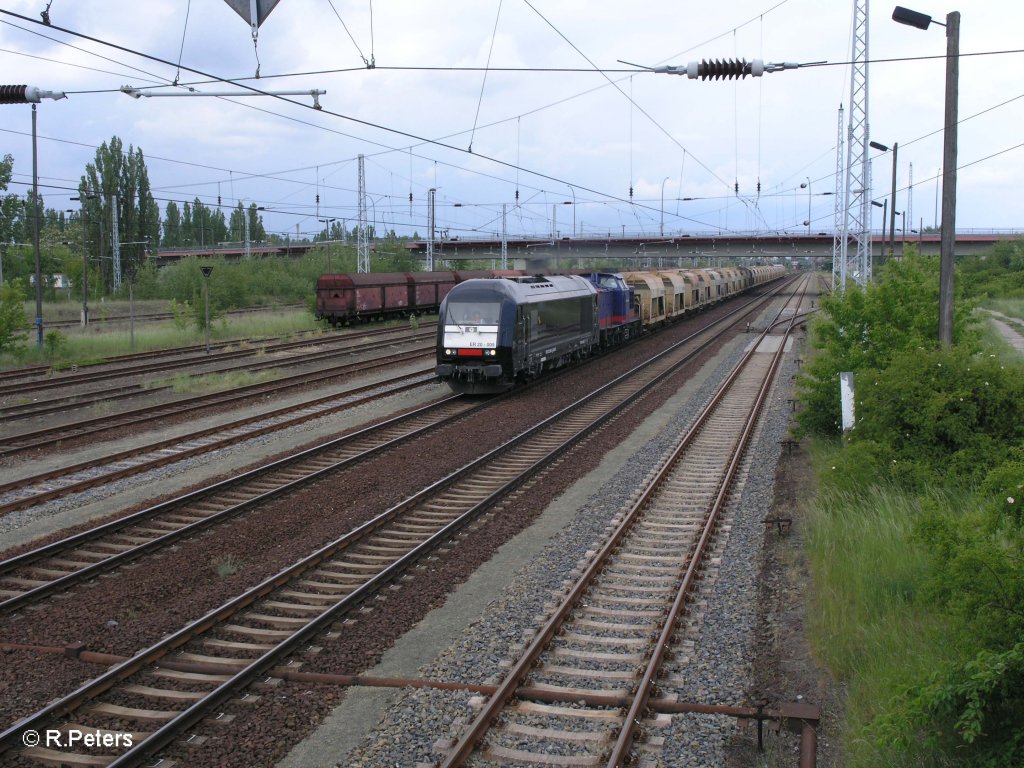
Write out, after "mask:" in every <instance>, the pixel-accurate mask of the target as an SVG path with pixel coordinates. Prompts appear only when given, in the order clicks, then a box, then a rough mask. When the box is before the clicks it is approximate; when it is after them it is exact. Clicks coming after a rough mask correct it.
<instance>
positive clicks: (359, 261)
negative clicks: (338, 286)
mask: <svg viewBox="0 0 1024 768" xmlns="http://www.w3.org/2000/svg"><path fill="white" fill-rule="evenodd" d="M369 230H370V222H369V221H368V220H367V216H366V163H365V161H364V158H363V156H362V155H360V156H359V224H358V225H357V227H356V272H369V271H370V243H369V240H367V235H369Z"/></svg>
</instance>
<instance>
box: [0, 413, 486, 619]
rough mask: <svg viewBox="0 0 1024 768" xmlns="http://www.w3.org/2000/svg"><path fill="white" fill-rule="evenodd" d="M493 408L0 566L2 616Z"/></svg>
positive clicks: (425, 417)
mask: <svg viewBox="0 0 1024 768" xmlns="http://www.w3.org/2000/svg"><path fill="white" fill-rule="evenodd" d="M487 405H488V403H486V402H485V403H482V404H480V403H478V404H474V403H473V402H472V401H470V400H469V398H465V397H458V396H453V397H449V398H446V399H444V400H441V401H439V402H437V403H432V404H430V405H427V406H424V407H422V408H418V409H416V410H415V411H412V412H410V413H407V414H403V415H402V416H398V417H395V418H392V419H388V420H387V421H385V422H382V423H380V424H376V425H374V426H372V427H367V428H365V429H361V430H359V431H357V432H354V433H352V434H350V435H345V436H344V437H340V438H337V439H334V440H331V441H328V442H326V443H324V444H322V445H319V446H316V447H314V448H310V449H308V450H305V451H302V452H300V453H298V454H295V455H293V456H288V457H286V458H284V459H280V460H278V461H274V462H271V463H269V464H267V465H265V466H262V467H259V468H257V469H254V470H250V471H248V472H244V473H242V474H239V475H237V476H235V477H232V478H229V479H227V480H223V481H221V482H218V483H216V484H214V485H211V486H207V487H206V488H202V489H199V490H197V491H192V492H190V493H188V494H185V495H183V496H180V497H178V498H175V499H171V500H169V501H166V502H163V503H161V504H157V505H155V506H152V507H149V508H147V509H144V510H142V511H140V512H136V513H134V514H132V515H129V516H127V517H124V518H121V519H119V520H116V521H113V522H111V523H107V524H105V525H102V526H98V527H96V528H93V529H91V530H88V531H85V532H83V533H80V534H78V535H76V536H72V537H69V538H66V539H62V540H60V541H57V542H54V543H53V544H50V545H47V546H44V547H39V548H37V549H34V550H31V551H30V552H26V553H24V554H22V555H19V556H17V557H12V558H9V559H7V560H4V561H0V612H2V613H7V612H10V611H14V610H21V609H23V608H25V607H26V606H27V605H31V604H34V603H36V602H38V601H40V600H43V599H45V598H47V597H49V596H51V595H53V594H55V593H57V592H60V591H63V590H66V589H68V588H70V587H71V586H73V585H75V584H80V583H83V582H85V581H89V580H91V579H93V578H95V577H96V576H97V575H99V574H100V573H105V572H107V571H110V570H112V569H114V568H117V567H120V566H121V565H124V564H125V563H128V562H131V561H133V560H135V559H137V558H139V557H143V556H146V555H150V554H152V553H153V552H155V551H157V550H159V549H163V548H165V547H169V546H171V545H172V544H174V543H175V542H177V541H180V540H182V539H184V538H187V537H190V536H195V535H196V534H198V533H199V532H201V531H206V530H209V529H210V528H212V527H214V526H216V525H220V524H223V523H225V522H227V521H228V520H230V519H233V518H234V517H235V516H237V515H240V514H242V513H244V512H246V511H248V510H249V509H252V508H253V507H254V506H257V505H259V504H263V503H266V502H268V501H270V500H271V499H274V498H276V497H278V496H281V495H282V494H285V493H289V492H291V491H293V490H295V489H296V488H298V487H300V486H302V485H304V484H306V483H309V482H312V481H314V480H316V479H317V478H320V477H323V476H324V475H325V474H327V473H330V472H337V471H339V470H341V469H344V468H348V467H351V466H353V465H354V464H355V463H357V462H359V461H362V460H364V459H367V458H369V457H370V456H373V455H376V454H378V453H380V452H382V451H385V450H389V449H391V448H394V447H396V446H398V445H400V444H402V443H404V442H406V441H408V440H411V439H413V438H415V437H417V436H419V435H421V434H423V433H424V432H426V431H428V430H430V429H435V428H437V427H438V426H440V425H442V424H445V423H448V422H451V421H454V420H455V419H457V418H460V417H461V416H462V415H464V414H466V413H467V412H469V411H472V410H478V409H481V408H483V407H486V406H487Z"/></svg>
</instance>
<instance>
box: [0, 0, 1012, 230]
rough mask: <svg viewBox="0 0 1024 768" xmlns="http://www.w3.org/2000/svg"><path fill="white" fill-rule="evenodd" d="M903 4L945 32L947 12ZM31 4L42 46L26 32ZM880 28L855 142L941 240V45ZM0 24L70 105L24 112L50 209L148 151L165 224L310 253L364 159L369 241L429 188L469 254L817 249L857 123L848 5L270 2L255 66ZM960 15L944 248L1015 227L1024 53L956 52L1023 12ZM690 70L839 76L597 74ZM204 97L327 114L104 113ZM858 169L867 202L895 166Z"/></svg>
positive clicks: (12, 60) (133, 16) (221, 47)
mask: <svg viewBox="0 0 1024 768" xmlns="http://www.w3.org/2000/svg"><path fill="white" fill-rule="evenodd" d="M914 2H915V4H913V5H911V6H910V7H912V8H913V9H914V10H918V11H921V12H924V13H928V14H931V15H933V16H934V17H935V18H936V19H937V20H939V21H944V20H945V15H946V13H947V12H949V11H950V10H955V9H954V8H949V7H943V6H929V5H920V4H916V0H914ZM47 6H49V16H50V19H51V22H52V25H53V26H52V27H49V28H47V27H44V26H42V25H41V24H36V23H33V22H34V21H38V20H39V19H40V13H41V12H42V11H43V10H44V9H46V8H47ZM893 7H894V3H892V2H889V3H881V2H878V1H877V0H872V2H871V3H870V25H869V48H870V57H871V59H872V60H873V61H874V62H876V63H874V64H872V65H871V66H870V70H869V71H870V86H869V94H870V103H869V123H870V134H871V138H872V139H873V140H875V141H878V142H881V143H883V144H886V145H890V146H891V145H892V144H893V143H894V142H898V143H899V153H898V163H899V167H898V184H897V186H898V189H899V191H898V193H897V203H896V208H897V210H900V211H908V215H907V218H908V219H909V221H908V223H907V230H908V231H909V230H911V229H917V228H918V226H919V224H920V223H922V222H923V224H924V225H925V226H932V225H933V224H934V223H935V222H936V219H937V217H938V214H937V212H936V200H937V192H938V185H937V183H936V175H937V172H938V170H939V168H940V166H941V165H942V131H941V128H942V115H943V97H944V79H945V63H944V60H943V59H942V58H941V57H942V56H943V55H944V54H945V50H946V40H945V33H944V29H943V27H941V26H937V25H932V27H931V28H930V29H928V30H927V31H921V30H918V29H914V28H912V27H907V26H903V25H899V24H896V23H895V22H893V21H892V20H891V18H890V17H891V14H892V10H893ZM371 8H372V27H371ZM0 10H4V11H11V12H14V13H17V14H21V15H23V16H25V17H28V18H29V19H30V21H23V20H21V19H18V18H16V17H13V16H10V15H7V14H0V73H2V74H0V83H4V84H23V83H27V84H29V85H35V86H38V87H40V88H43V89H52V90H60V91H65V92H67V94H68V99H67V100H62V101H57V102H53V101H44V102H43V103H42V104H40V105H39V108H38V136H39V174H40V184H41V192H42V194H43V195H44V197H45V200H46V204H47V206H48V207H55V208H69V207H75V206H77V204H75V203H72V202H70V201H69V199H68V198H69V197H70V196H71V195H74V194H76V192H75V191H74V190H75V188H76V187H77V183H78V179H79V177H80V176H81V175H82V173H83V171H84V168H85V165H86V163H88V162H91V161H93V160H94V157H95V151H96V147H98V146H99V145H100V144H101V143H103V142H104V141H109V140H110V138H111V137H112V136H115V135H116V136H119V137H120V138H121V139H122V140H123V142H124V144H125V146H126V147H127V146H128V145H132V146H134V147H139V148H141V149H142V150H143V152H144V154H145V157H146V161H147V167H148V169H149V177H150V182H151V184H152V187H153V192H154V196H155V197H156V198H157V200H158V202H159V205H160V208H161V211H163V210H164V208H165V206H166V203H167V201H168V200H176V201H178V202H179V205H180V204H181V203H182V202H184V201H186V200H193V199H195V198H196V197H199V198H200V199H202V200H203V201H204V202H205V203H206V204H207V205H216V203H217V199H218V195H219V196H220V198H221V201H222V203H223V204H224V205H225V206H233V205H235V204H236V202H237V201H239V200H241V201H244V203H245V204H246V205H248V204H249V202H250V201H252V202H255V203H256V204H257V205H259V206H263V207H265V208H266V210H265V211H264V213H263V214H262V215H263V218H264V223H265V225H266V228H267V229H268V230H269V231H273V232H278V233H280V234H282V235H283V234H286V233H288V234H291V235H292V236H296V234H298V235H299V236H303V235H307V236H308V235H311V234H312V233H314V232H315V231H316V230H317V228H318V227H320V226H321V225H319V224H318V223H317V218H318V215H319V218H327V217H337V218H340V219H344V220H349V224H348V227H349V228H351V226H352V225H351V223H350V220H351V219H352V218H354V217H355V216H356V197H357V195H356V189H357V183H358V172H357V168H358V164H357V160H356V158H357V156H358V155H360V154H362V155H365V157H366V160H365V168H366V189H367V193H368V198H369V201H370V202H369V205H368V216H369V218H370V219H371V220H372V221H375V222H376V225H377V227H376V228H377V231H378V233H379V232H380V231H381V230H382V229H383V228H386V229H395V230H396V231H397V232H398V233H399V234H412V232H413V231H414V230H415V231H417V232H418V233H419V234H420V235H423V234H424V233H425V231H426V220H427V206H426V201H427V192H428V190H429V189H430V188H432V187H433V188H436V189H437V209H436V210H437V213H436V216H437V223H438V227H439V228H440V229H442V230H446V231H447V233H448V235H449V236H459V237H461V238H471V237H493V236H495V234H496V233H498V232H500V230H501V215H502V213H501V212H502V204H506V206H507V211H508V213H507V227H508V232H509V234H510V236H519V235H547V234H549V233H550V231H551V229H552V215H553V213H552V210H553V206H554V208H555V214H554V215H555V216H556V222H555V228H556V229H557V230H558V233H559V235H560V236H562V237H565V236H569V235H570V234H572V232H573V231H574V230H575V232H576V233H577V235H582V236H595V235H598V234H600V235H606V234H608V233H611V234H613V235H616V234H618V235H622V234H623V233H624V234H625V235H627V236H648V235H656V234H658V232H659V230H660V228H661V227H662V226H664V230H665V233H666V234H670V233H677V232H710V231H723V232H747V231H759V232H774V231H784V230H785V231H790V232H800V231H807V227H805V226H804V221H805V220H807V218H808V208H810V213H811V215H810V219H811V222H812V224H811V228H812V229H814V230H815V231H828V232H831V231H832V228H833V221H834V202H833V201H834V200H835V197H834V196H830V195H825V194H823V193H828V192H833V191H835V189H836V180H835V169H836V160H837V153H836V139H837V136H838V117H839V115H838V109H839V107H840V104H842V105H844V106H845V107H847V111H846V116H847V118H848V117H849V100H850V67H849V66H848V64H847V62H848V61H849V59H850V55H851V34H852V20H853V2H852V0H850V1H849V2H847V1H845V0H843V1H840V0H781V1H780V0H759V1H753V0H732V1H728V0H727V1H726V2H718V3H697V2H680V0H671V1H665V2H661V1H660V0H644V1H643V2H635V3H624V2H622V1H621V0H559V1H558V2H555V0H528V1H527V0H444V1H443V2H424V1H423V0H376V2H373V3H372V4H371V2H370V0H280V3H279V5H278V6H277V7H276V8H275V9H274V10H273V12H272V13H271V14H270V15H269V17H268V18H267V19H266V20H265V21H264V23H263V25H262V26H261V27H260V30H259V38H258V45H257V47H256V48H255V50H254V46H253V40H252V35H251V32H250V29H249V26H248V24H247V22H246V21H244V20H243V19H242V18H240V17H239V16H238V15H237V14H236V13H235V12H234V11H233V10H232V9H231V8H230V7H229V6H228V5H227V4H226V3H225V2H223V0H191V2H190V0H145V1H144V2H139V1H138V0H135V2H127V1H126V0H103V1H102V2H99V0H52V2H48V1H47V0H0ZM960 10H961V13H962V14H963V18H962V21H961V36H960V50H961V54H964V55H963V56H962V58H961V63H960V102H959V108H960V120H961V125H960V137H959V163H958V164H959V167H960V170H959V179H958V209H957V228H958V230H961V231H963V230H965V229H969V228H974V229H986V228H998V229H1008V228H1020V227H1024V215H1022V214H1024V202H1022V200H1024V195H1022V194H1021V179H1022V178H1024V146H1022V143H1024V131H1022V130H1021V127H1020V126H1022V125H1024V78H1021V76H1020V75H1021V73H1022V72H1024V53H1020V52H1016V53H1002V54H993V55H978V56H967V55H966V54H981V53H986V52H999V51H1013V50H1017V49H1022V48H1024V3H1022V2H1020V0H986V1H984V2H975V3H969V4H967V3H965V4H964V6H963V7H962V8H961V9H960ZM56 27H60V28H64V29H66V30H70V31H73V32H76V33H80V34H81V35H86V36H89V37H91V38H95V40H87V39H84V38H82V37H76V36H75V35H73V34H69V33H68V32H63V31H60V30H58V29H56ZM105 43H106V44H113V45H116V46H121V49H119V48H116V47H112V46H111V45H106V44H105ZM123 49H129V50H130V51H134V52H139V53H144V54H147V55H149V56H152V57H155V58H157V59H161V60H164V61H165V62H170V63H171V64H170V65H168V64H165V63H161V62H159V61H154V60H152V59H146V58H143V57H141V56H138V55H135V54H133V53H131V52H129V50H123ZM257 55H258V58H259V63H258V64H257ZM915 57H937V58H932V59H921V60H913V59H914V58H915ZM704 58H708V59H724V58H746V59H748V60H749V59H754V58H760V59H763V60H765V61H767V62H782V61H789V62H802V63H806V62H818V61H828V62H829V63H830V65H829V66H820V67H808V68H802V69H798V70H794V71H784V72H775V73H770V74H765V76H764V77H762V78H746V79H745V80H742V81H717V82H715V81H707V82H704V81H700V80H689V79H687V78H685V77H678V76H672V75H664V74H649V73H637V74H634V75H632V76H631V75H630V74H629V73H626V72H622V71H613V70H622V69H625V67H624V66H623V65H622V64H619V63H617V61H616V60H618V59H622V60H624V61H628V62H634V63H638V64H644V65H652V66H654V65H659V64H673V65H685V64H687V63H688V62H689V61H692V60H699V59H704ZM488 59H489V60H490V66H491V68H492V69H491V71H489V72H487V73H486V74H485V72H484V71H483V68H484V67H485V66H486V65H487V62H488ZM893 59H901V60H899V61H892V60H893ZM907 59H910V60H907ZM364 60H365V61H370V60H372V61H373V62H374V63H375V64H376V68H375V69H368V68H367V67H366V65H365V63H364ZM887 60H888V61H887ZM179 62H180V70H179V69H178V67H177V65H178V63H179ZM257 66H258V67H259V72H260V75H261V78H260V79H259V80H255V79H252V78H253V76H254V75H255V73H256V70H257ZM428 67H430V68H433V67H436V68H446V71H437V70H431V69H425V68H428ZM447 68H451V70H447ZM502 68H525V69H530V70H541V71H501V69H502ZM559 68H568V69H572V70H578V71H573V72H555V71H551V70H553V69H559ZM543 70H546V71H543ZM597 70H603V71H604V74H602V72H599V71H597ZM195 71H199V72H202V73H205V74H203V75H200V74H196V72H195ZM208 75H213V76H215V77H216V78H224V79H229V80H234V81H237V82H241V83H245V84H247V85H250V86H252V87H255V88H258V89H260V90H262V91H280V90H294V89H303V90H307V91H308V90H309V89H313V88H316V89H322V90H325V91H326V94H325V95H323V96H321V97H320V104H321V106H322V107H323V109H322V111H316V110H314V109H312V108H311V107H312V101H313V100H312V98H310V97H309V96H308V95H307V96H289V97H287V99H289V100H290V101H291V102H293V103H289V101H285V100H282V99H280V98H272V97H266V96H262V97H253V98H233V99H227V98H213V97H181V98H156V97H154V98H141V99H133V98H130V97H129V96H127V95H124V94H122V93H120V92H119V91H118V89H119V88H120V87H121V86H124V85H132V86H136V87H144V88H153V86H161V85H162V86H167V85H169V84H170V83H172V82H174V81H175V80H177V81H178V83H179V84H191V85H193V87H194V89H195V91H199V92H207V93H209V92H224V91H239V92H241V89H239V88H237V87H236V86H232V85H229V84H224V83H219V82H211V81H210V78H209V77H208ZM169 90H170V89H169V88H167V87H162V88H153V91H154V92H164V93H166V92H168V91H169ZM177 90H178V91H179V92H181V91H182V90H183V89H182V88H180V87H179V88H178V89H177ZM630 97H632V103H631V101H630ZM30 115H31V108H30V107H28V106H24V105H22V106H16V105H4V106H0V155H3V154H8V153H9V154H11V155H13V156H14V160H15V165H14V172H15V175H14V181H15V182H20V183H15V184H12V185H11V187H10V191H14V192H17V193H18V194H24V193H25V191H26V186H24V184H25V183H30V182H31V173H32V156H31V140H30V132H31V117H30ZM474 126H475V130H474ZM845 130H846V129H845V126H844V133H845ZM431 142H437V143H431ZM442 145H448V146H447V147H446V146H442ZM470 145H472V154H470V153H469V152H468V151H467V150H468V149H469V148H470ZM872 156H873V157H876V159H874V160H873V171H872V180H873V198H874V199H876V200H879V201H881V200H883V199H885V198H887V197H888V195H889V190H890V183H891V171H892V159H891V155H889V154H880V153H878V152H875V151H872ZM911 164H912V165H913V185H914V186H913V188H912V190H909V189H908V185H909V181H910V171H911ZM808 181H809V182H810V188H809V190H808V188H807V187H804V188H801V186H800V185H801V184H805V185H806V184H807V183H808ZM758 182H760V185H761V187H760V193H758V190H757V185H758ZM736 184H738V186H739V194H738V195H737V194H736V193H735V191H734V185H736ZM630 188H632V204H631V203H630ZM517 191H518V202H519V205H518V206H516V202H517V198H516V192H517ZM808 191H809V192H810V194H808ZM911 192H912V194H911ZM318 193H319V196H320V204H319V210H318V208H317V204H316V196H317V194H318ZM410 193H411V194H412V204H411V206H410V202H409V195H410ZM683 198H692V199H690V200H683ZM662 200H664V204H663V203H662ZM565 202H570V203H574V204H573V205H564V203H565ZM873 210H874V212H875V219H874V227H875V229H879V228H880V227H881V209H873ZM900 226H901V225H900V220H899V219H897V234H899V229H900Z"/></svg>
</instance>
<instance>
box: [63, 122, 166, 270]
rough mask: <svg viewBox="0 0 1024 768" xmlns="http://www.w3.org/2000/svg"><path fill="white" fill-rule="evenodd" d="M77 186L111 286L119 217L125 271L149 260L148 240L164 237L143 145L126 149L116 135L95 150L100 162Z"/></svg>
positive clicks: (90, 235)
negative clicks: (115, 228)
mask: <svg viewBox="0 0 1024 768" xmlns="http://www.w3.org/2000/svg"><path fill="white" fill-rule="evenodd" d="M78 189H79V196H80V197H81V199H82V207H83V209H84V210H85V211H86V219H87V221H88V225H89V232H88V237H87V238H86V239H87V240H89V241H92V242H95V243H97V244H98V247H97V252H98V253H99V254H100V273H101V275H102V278H103V282H104V285H106V286H110V285H112V284H113V280H114V275H113V258H112V256H113V240H114V238H113V226H114V222H115V221H116V222H117V234H118V239H119V241H120V242H121V243H124V244H125V245H124V246H123V248H122V249H121V270H122V275H123V274H126V273H130V272H134V271H137V270H138V269H139V267H140V266H141V264H142V263H143V262H144V261H145V259H146V252H147V246H146V243H149V244H150V247H154V248H155V247H156V245H157V243H159V241H160V240H159V237H160V209H159V207H158V206H157V204H156V201H155V200H154V199H153V194H152V191H151V189H150V185H149V173H148V171H147V170H146V161H145V158H144V157H143V154H142V150H141V149H134V148H132V147H131V146H129V147H128V151H127V152H125V151H124V146H123V143H122V141H121V139H119V138H118V137H117V136H114V137H112V138H111V140H110V142H109V144H108V143H107V142H104V143H103V144H102V145H100V147H99V149H97V150H96V161H95V163H90V164H88V165H87V166H86V168H85V175H84V176H82V178H81V181H80V182H79V185H78ZM115 206H116V215H115V212H114V209H115ZM107 256H110V257H111V258H107Z"/></svg>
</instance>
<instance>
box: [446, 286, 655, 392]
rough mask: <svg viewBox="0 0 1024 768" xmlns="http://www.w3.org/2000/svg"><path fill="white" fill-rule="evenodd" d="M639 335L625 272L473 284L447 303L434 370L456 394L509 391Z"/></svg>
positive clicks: (450, 296) (452, 293) (457, 290)
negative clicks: (519, 384)
mask: <svg viewBox="0 0 1024 768" xmlns="http://www.w3.org/2000/svg"><path fill="white" fill-rule="evenodd" d="M639 331H640V319H639V316H638V315H637V312H636V308H635V302H634V296H633V289H632V288H631V287H630V286H629V285H628V284H627V283H626V281H625V280H624V279H623V277H622V276H621V275H619V274H612V273H597V272H595V273H592V274H590V275H586V276H581V275H535V276H522V277H502V278H497V279H478V280H467V281H465V282H462V283H459V284H458V285H456V286H455V287H454V288H452V290H451V291H450V292H449V293H448V295H447V297H446V298H445V300H444V301H443V302H442V304H441V307H440V311H439V317H438V324H437V368H436V369H435V370H436V373H437V375H438V377H439V378H440V379H441V380H442V381H445V382H447V383H448V385H449V386H450V387H451V388H452V389H453V390H454V391H456V392H461V393H471V394H493V393H496V392H504V391H506V390H508V389H511V388H512V387H513V386H514V385H515V384H516V382H518V381H525V380H528V379H531V378H535V377H536V376H539V375H540V374H541V373H543V372H544V371H547V370H551V369H554V368H560V367H562V366H563V365H567V364H568V363H570V362H572V361H574V360H579V359H582V358H585V357H588V356H590V355H592V354H594V353H595V352H597V351H599V350H600V349H602V348H605V347H610V346H615V345H617V344H621V343H623V342H625V341H628V340H629V339H630V338H631V337H632V336H634V335H636V334H638V333H639Z"/></svg>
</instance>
